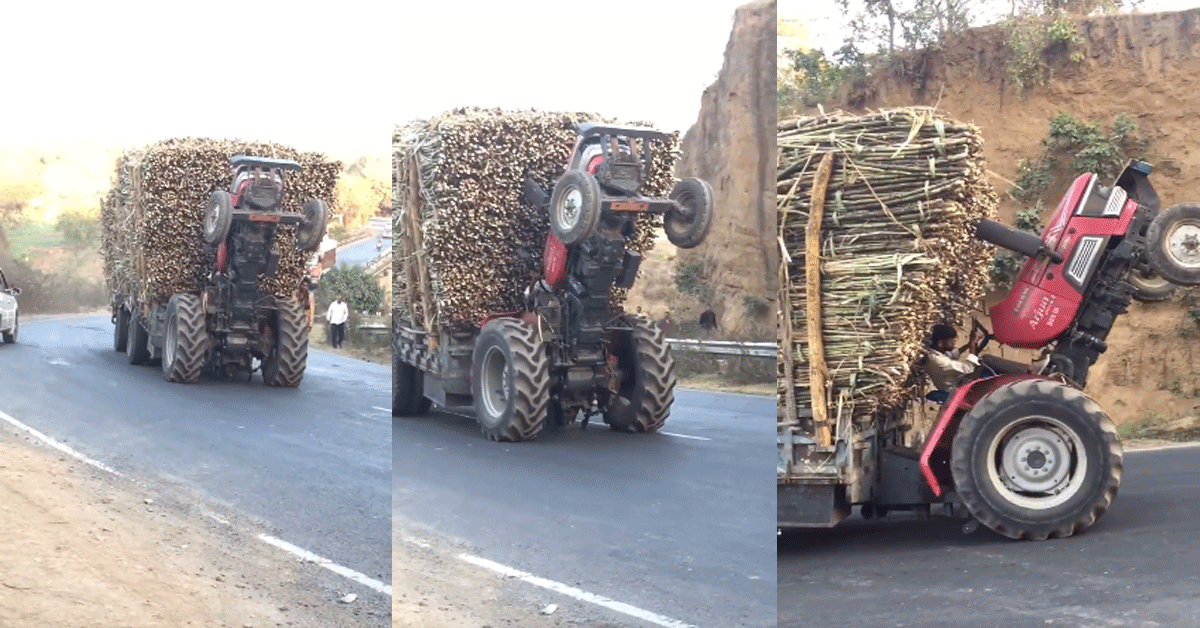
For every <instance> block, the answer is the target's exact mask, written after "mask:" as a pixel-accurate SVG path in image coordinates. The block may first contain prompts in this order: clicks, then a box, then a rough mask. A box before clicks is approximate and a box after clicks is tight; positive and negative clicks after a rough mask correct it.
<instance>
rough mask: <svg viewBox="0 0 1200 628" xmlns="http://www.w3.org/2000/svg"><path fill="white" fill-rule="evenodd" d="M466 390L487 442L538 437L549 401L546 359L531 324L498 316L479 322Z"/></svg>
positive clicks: (548, 361) (544, 347) (546, 356)
mask: <svg viewBox="0 0 1200 628" xmlns="http://www.w3.org/2000/svg"><path fill="white" fill-rule="evenodd" d="M471 394H472V395H473V396H474V398H475V416H476V418H477V419H478V420H479V427H480V429H481V430H482V431H483V434H484V436H487V437H488V439H489V440H494V441H508V442H520V441H525V440H531V439H533V438H536V437H537V435H538V433H539V432H541V431H542V427H543V426H544V425H545V424H546V414H547V412H548V409H549V404H550V358H549V356H548V355H547V354H546V343H545V342H544V341H542V340H539V339H538V333H537V330H536V329H534V327H533V326H532V325H530V324H528V323H526V322H524V321H521V320H518V319H515V318H497V319H494V320H491V321H488V323H487V324H486V325H484V326H483V329H482V330H481V331H480V333H479V337H478V338H477V339H476V340H475V350H474V352H473V354H472V360H471Z"/></svg>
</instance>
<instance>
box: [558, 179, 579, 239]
mask: <svg viewBox="0 0 1200 628" xmlns="http://www.w3.org/2000/svg"><path fill="white" fill-rule="evenodd" d="M582 207H583V192H580V191H579V188H576V187H572V188H569V189H568V191H567V193H566V194H564V195H563V200H562V202H561V203H559V204H558V224H560V225H562V227H563V230H570V229H574V228H575V225H577V224H579V216H580V214H581V213H582V211H581V208H582Z"/></svg>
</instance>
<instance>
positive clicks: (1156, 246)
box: [1146, 203, 1200, 286]
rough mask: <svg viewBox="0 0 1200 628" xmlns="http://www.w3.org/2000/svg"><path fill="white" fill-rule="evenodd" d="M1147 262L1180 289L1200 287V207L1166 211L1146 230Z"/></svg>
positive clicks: (1178, 206) (1191, 206) (1176, 208)
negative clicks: (1182, 287)
mask: <svg viewBox="0 0 1200 628" xmlns="http://www.w3.org/2000/svg"><path fill="white" fill-rule="evenodd" d="M1146 260H1147V261H1148V262H1149V263H1150V267H1151V268H1152V269H1154V272H1155V273H1157V274H1158V275H1159V276H1160V277H1162V278H1163V279H1165V280H1167V281H1169V282H1171V283H1173V284H1175V285H1177V286H1197V285H1200V205H1194V204H1188V203H1184V204H1181V205H1174V206H1172V207H1168V208H1167V209H1164V210H1163V211H1162V212H1161V213H1160V214H1159V215H1157V216H1155V217H1154V220H1153V221H1152V222H1151V223H1150V227H1149V228H1148V229H1147V230H1146Z"/></svg>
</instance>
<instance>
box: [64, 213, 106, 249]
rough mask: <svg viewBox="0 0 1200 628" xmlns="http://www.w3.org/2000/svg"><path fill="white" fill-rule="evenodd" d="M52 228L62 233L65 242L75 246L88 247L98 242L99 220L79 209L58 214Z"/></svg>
mask: <svg viewBox="0 0 1200 628" xmlns="http://www.w3.org/2000/svg"><path fill="white" fill-rule="evenodd" d="M54 228H55V229H57V230H58V232H59V233H61V234H62V235H63V239H65V240H66V241H67V244H70V245H71V246H74V247H77V248H88V247H91V246H97V245H99V243H100V221H99V220H98V219H97V218H96V217H95V216H89V215H87V214H86V213H84V212H80V211H75V210H72V211H66V212H63V213H61V214H59V215H58V220H57V221H56V222H55V225H54Z"/></svg>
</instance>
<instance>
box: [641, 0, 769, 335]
mask: <svg viewBox="0 0 1200 628" xmlns="http://www.w3.org/2000/svg"><path fill="white" fill-rule="evenodd" d="M775 5H776V3H775V1H774V0H757V1H755V2H752V3H750V4H746V5H744V6H742V7H740V8H739V9H738V10H737V11H736V13H735V16H734V21H733V29H732V32H731V34H730V38H729V42H728V44H727V46H726V48H725V62H724V64H723V66H722V68H721V71H720V73H719V74H718V75H717V79H716V81H715V82H714V83H713V84H712V85H711V86H709V88H708V89H706V90H705V91H704V94H703V95H702V96H701V109H700V113H699V115H698V116H697V120H696V124H695V125H693V126H692V128H691V129H690V130H689V131H688V132H687V133H686V134H685V136H684V138H683V141H682V149H683V159H682V160H681V161H680V163H679V166H678V176H680V177H700V178H703V179H706V180H707V181H709V182H710V183H711V184H712V186H713V191H714V192H715V194H716V216H715V219H714V221H713V226H712V230H711V231H710V232H709V236H708V240H707V242H705V243H704V244H703V245H701V246H700V247H698V248H696V249H692V250H689V251H675V250H674V249H673V248H672V247H671V246H670V245H669V244H667V243H666V242H665V241H663V242H662V243H661V244H660V245H656V251H655V253H654V254H652V255H653V256H652V258H651V260H650V261H649V262H648V263H647V266H646V272H645V275H646V277H645V278H644V280H643V281H642V282H641V284H640V285H639V286H638V287H636V288H635V292H634V293H632V294H631V295H630V302H631V304H639V305H640V304H644V305H645V306H646V307H647V308H648V311H649V312H650V313H652V314H654V315H656V316H658V315H661V313H662V309H663V307H664V305H665V304H667V303H669V304H671V305H673V306H674V309H673V310H672V312H671V315H672V318H673V319H674V320H675V321H677V322H680V323H683V322H686V321H694V320H696V319H697V318H698V317H699V315H700V313H701V312H703V311H704V310H705V309H712V310H713V311H714V313H716V315H717V318H718V326H719V329H720V335H721V336H724V337H737V338H757V339H762V340H774V339H775V315H774V312H775V291H776V283H777V282H776V280H775V276H776V274H777V273H778V264H779V262H778V259H779V254H778V251H777V248H776V247H775V245H774V242H775V232H776V229H777V227H776V224H775V194H774V186H773V181H774V176H775V174H774V172H775V126H776V124H775V120H776V116H775V108H776V102H775V38H776V27H775V23H776V22H775ZM680 272H682V273H684V274H685V275H694V276H695V277H696V278H695V279H694V280H693V281H691V282H689V285H691V286H693V288H694V293H695V294H692V295H687V294H683V295H681V294H679V293H678V292H677V290H676V286H675V282H674V281H673V277H674V275H675V274H677V273H680ZM664 302H666V303H664Z"/></svg>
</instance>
